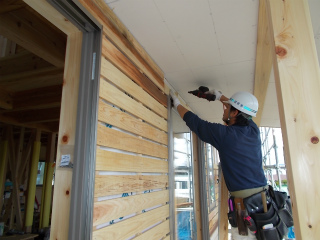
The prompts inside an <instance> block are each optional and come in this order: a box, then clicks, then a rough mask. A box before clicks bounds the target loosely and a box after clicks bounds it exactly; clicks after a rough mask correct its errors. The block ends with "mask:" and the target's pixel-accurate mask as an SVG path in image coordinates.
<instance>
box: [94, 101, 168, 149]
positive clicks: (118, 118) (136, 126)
mask: <svg viewBox="0 0 320 240" xmlns="http://www.w3.org/2000/svg"><path fill="white" fill-rule="evenodd" d="M98 120H99V121H101V122H105V123H108V124H110V125H112V126H115V127H117V128H121V129H123V130H125V131H128V132H132V133H134V134H137V135H139V136H142V137H145V138H148V139H151V140H153V141H155V142H159V143H162V144H164V145H168V136H167V134H166V132H164V131H161V130H159V129H157V128H155V127H152V126H151V125H149V124H147V123H145V122H143V121H141V120H140V119H137V118H135V117H133V116H132V115H129V114H127V113H125V112H122V111H121V110H119V109H117V108H114V107H112V106H110V105H109V104H107V103H105V102H103V101H102V100H101V99H100V100H99V114H98Z"/></svg>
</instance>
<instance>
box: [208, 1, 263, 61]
mask: <svg viewBox="0 0 320 240" xmlns="http://www.w3.org/2000/svg"><path fill="white" fill-rule="evenodd" d="M209 2H210V6H211V10H212V17H213V21H214V26H215V30H216V34H217V36H218V42H219V47H220V51H221V56H222V62H223V63H232V62H239V61H247V60H254V59H255V54H256V39H257V23H258V8H259V1H255V0H241V1H239V0H228V1H221V0H209Z"/></svg>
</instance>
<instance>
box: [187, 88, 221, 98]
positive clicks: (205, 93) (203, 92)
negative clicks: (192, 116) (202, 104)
mask: <svg viewBox="0 0 320 240" xmlns="http://www.w3.org/2000/svg"><path fill="white" fill-rule="evenodd" d="M188 93H190V94H193V95H195V96H197V97H199V98H204V99H207V100H208V101H214V100H216V95H214V94H212V93H211V92H210V91H209V88H207V87H204V86H201V87H199V89H197V90H193V91H189V92H188Z"/></svg>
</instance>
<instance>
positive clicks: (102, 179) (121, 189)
mask: <svg viewBox="0 0 320 240" xmlns="http://www.w3.org/2000/svg"><path fill="white" fill-rule="evenodd" d="M165 187H168V175H96V180H95V191H94V196H95V197H101V196H107V195H116V194H122V193H128V192H140V191H146V190H150V189H162V188H165Z"/></svg>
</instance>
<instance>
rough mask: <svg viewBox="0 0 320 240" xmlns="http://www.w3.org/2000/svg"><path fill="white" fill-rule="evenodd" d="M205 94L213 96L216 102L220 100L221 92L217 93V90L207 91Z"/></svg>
mask: <svg viewBox="0 0 320 240" xmlns="http://www.w3.org/2000/svg"><path fill="white" fill-rule="evenodd" d="M205 94H212V95H215V96H216V99H217V100H220V98H221V96H222V92H221V91H218V90H216V89H213V90H210V91H207V92H205Z"/></svg>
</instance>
